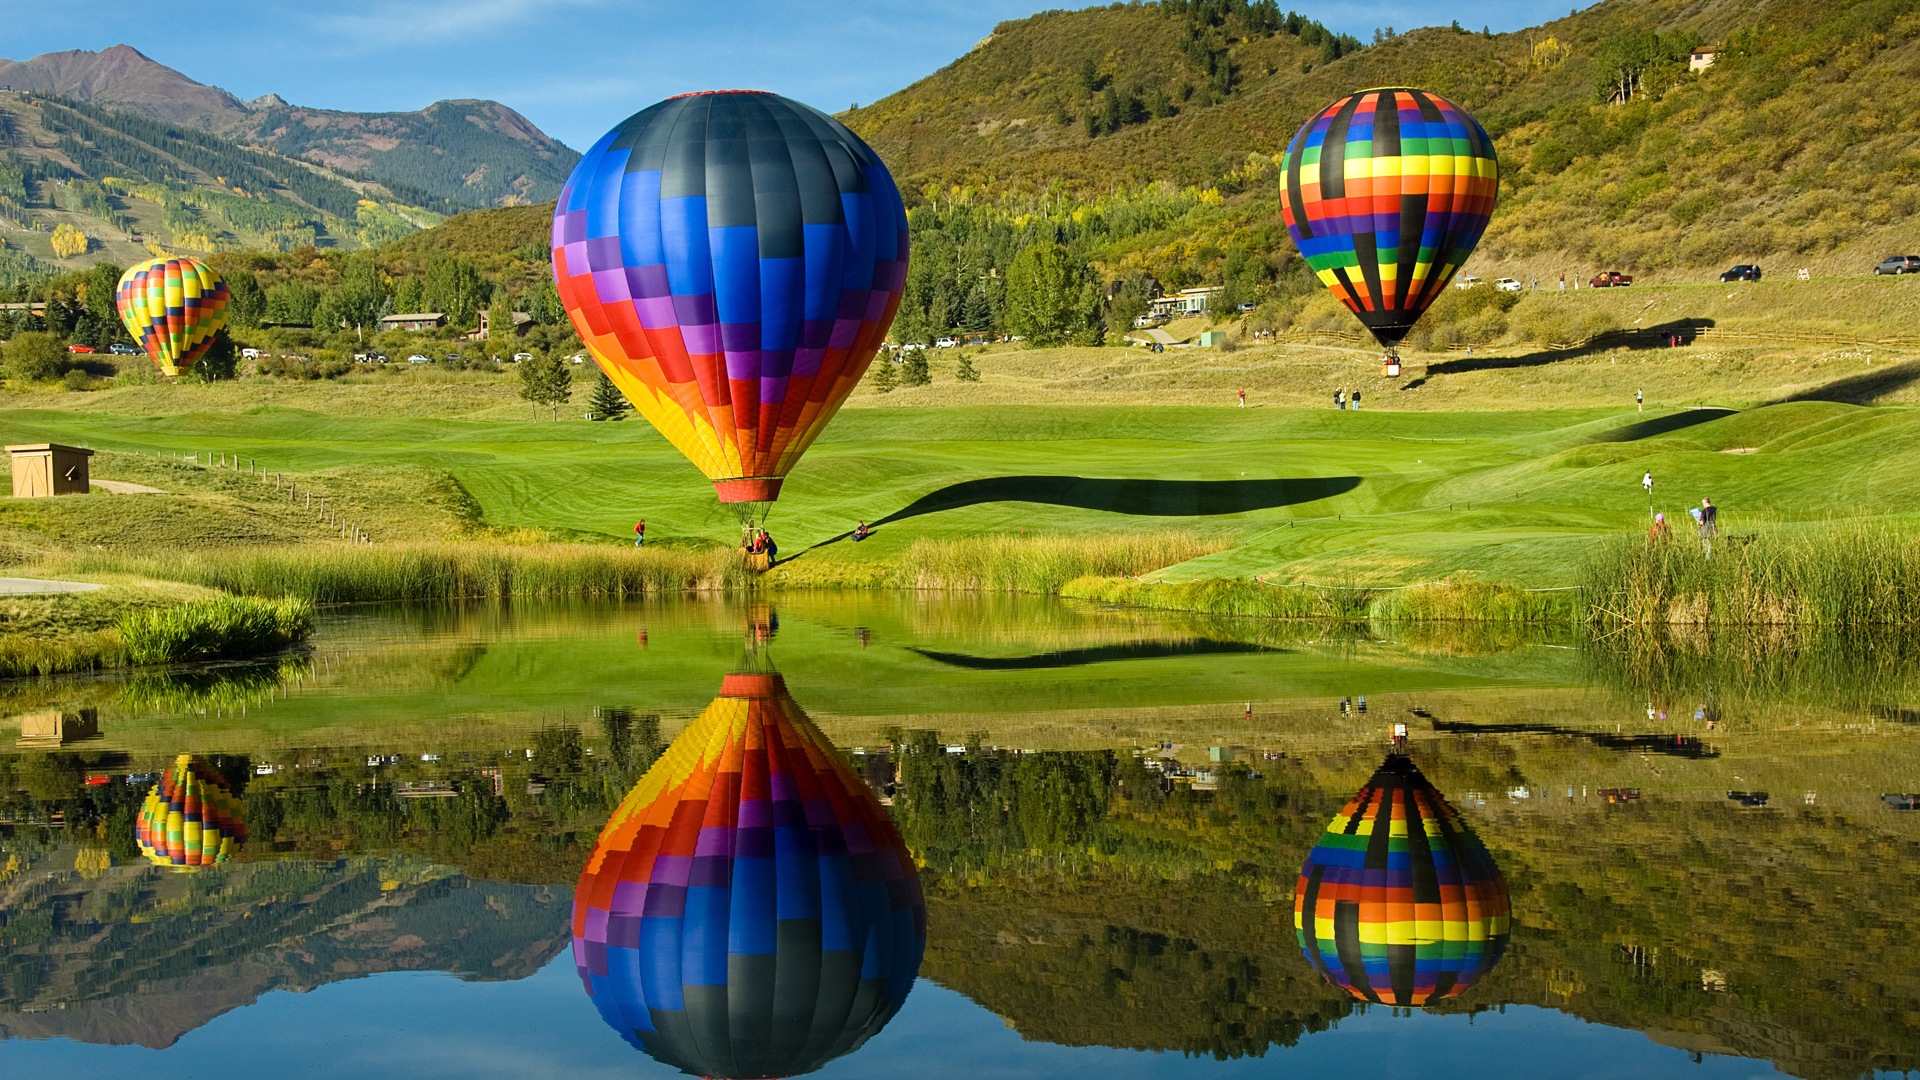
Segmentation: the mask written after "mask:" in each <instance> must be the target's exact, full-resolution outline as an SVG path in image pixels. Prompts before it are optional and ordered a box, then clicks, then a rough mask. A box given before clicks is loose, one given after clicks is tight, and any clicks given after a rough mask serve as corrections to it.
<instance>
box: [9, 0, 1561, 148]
mask: <svg viewBox="0 0 1920 1080" xmlns="http://www.w3.org/2000/svg"><path fill="white" fill-rule="evenodd" d="M1056 6H1073V5H1072V4H1071V0H1067V2H1064V3H1063V0H804V2H803V0H706V2H704V3H702V2H688V0H673V2H662V0H321V2H317V3H314V2H301V3H282V2H280V0H254V2H247V0H240V2H224V3H213V4H185V3H182V2H180V0H161V2H158V3H156V2H155V0H137V2H136V0H93V2H91V3H88V4H85V5H81V6H80V7H79V8H76V7H75V6H74V5H70V4H63V3H49V2H45V0H0V24H3V25H4V26H5V33H4V35H3V36H0V53H4V55H5V56H6V57H7V58H8V59H13V60H24V59H26V58H27V57H29V56H33V55H36V54H38V53H43V52H55V51H59V50H62V49H103V48H106V47H107V46H109V45H115V44H121V43H125V44H128V45H132V46H133V47H134V48H137V49H139V50H140V51H141V52H143V53H146V54H147V55H148V56H151V57H153V58H154V59H155V60H158V61H160V62H161V63H163V64H167V65H169V66H171V67H174V68H177V69H179V70H180V71H182V72H184V73H185V74H187V75H189V76H191V77H193V78H195V79H198V80H199V81H201V82H206V83H212V84H214V85H216V86H221V87H224V88H226V89H227V90H230V91H232V92H233V93H235V94H238V95H239V96H240V97H242V98H252V97H257V96H259V95H261V94H265V93H267V92H269V91H272V92H274V93H278V94H279V95H280V96H282V97H284V98H286V99H287V100H289V101H292V102H294V103H296V104H300V105H313V106H318V107H322V108H332V109H354V110H400V109H417V108H421V107H422V106H425V105H428V104H430V103H432V102H434V101H437V100H440V99H443V98H463V97H479V98H493V99H495V100H497V101H503V102H505V103H507V104H508V105H511V106H512V107H514V108H515V109H518V110H519V111H520V112H522V113H524V114H525V115H526V116H527V117H528V118H529V119H531V120H532V121H533V122H534V123H536V124H538V125H539V126H540V127H541V128H542V129H543V130H545V131H546V132H548V133H549V134H551V135H554V136H556V137H557V138H559V139H560V140H561V141H563V142H565V143H567V144H568V145H570V146H573V147H574V148H576V149H584V148H585V147H586V146H588V145H589V144H591V143H592V142H593V141H594V139H596V138H598V137H599V135H600V134H601V133H602V132H604V131H605V130H607V129H608V128H610V127H612V126H613V125H614V124H615V123H617V122H619V121H620V120H622V119H624V118H625V117H627V116H628V115H630V114H632V113H634V112H636V111H638V110H640V109H642V108H645V107H646V106H647V105H650V104H652V103H653V102H654V101H656V100H658V99H660V98H662V97H665V96H667V95H668V94H675V93H681V92H684V91H688V90H704V89H713V88H718V87H751V88H755V89H765V90H775V91H778V92H780V93H783V94H786V95H788V96H790V97H794V98H798V99H799V100H802V101H805V102H807V103H809V104H811V105H813V106H815V107H817V108H821V109H825V110H827V111H828V112H835V111H838V110H840V109H844V108H846V107H847V106H848V105H850V104H853V103H856V102H860V103H866V102H871V101H874V100H876V99H877V98H880V97H884V96H885V95H887V94H888V93H891V92H892V91H894V90H898V89H900V88H901V87H903V86H906V85H907V84H909V83H912V82H913V81H915V80H917V79H919V78H921V77H922V76H924V75H927V74H929V73H931V72H933V71H935V70H936V69H938V68H940V67H942V66H944V65H945V64H947V63H948V62H949V61H951V60H953V59H954V58H955V57H957V56H959V55H961V54H962V53H964V52H966V50H967V49H969V48H971V47H972V46H973V44H974V43H975V42H977V41H979V40H980V39H981V38H983V37H985V36H986V35H987V34H988V33H989V32H991V31H992V29H993V26H994V24H995V23H997V22H999V21H1001V20H1003V19H1013V18H1020V17H1022V16H1025V15H1029V14H1032V13H1033V12H1034V11H1035V10H1038V9H1041V8H1046V7H1056ZM1280 6H1281V7H1282V8H1286V7H1290V6H1291V7H1294V8H1295V9H1296V10H1299V11H1301V12H1302V13H1304V14H1307V15H1309V16H1312V17H1314V18H1317V19H1319V20H1320V21H1322V22H1324V23H1326V24H1327V25H1328V26H1331V27H1333V28H1334V29H1336V30H1341V31H1345V32H1347V33H1351V34H1354V35H1356V36H1358V37H1360V38H1362V39H1367V38H1370V37H1371V36H1372V33H1373V29H1374V28H1375V27H1380V26H1392V27H1395V28H1396V29H1401V30H1405V29H1408V28H1411V27H1414V26H1425V25H1432V24H1435V23H1446V22H1448V21H1450V20H1453V19H1458V20H1460V22H1461V23H1463V24H1465V25H1468V26H1472V27H1474V28H1478V27H1481V26H1484V25H1491V26H1492V27H1493V28H1494V29H1495V30H1517V29H1520V28H1522V27H1526V26H1532V25H1535V24H1538V23H1541V22H1544V21H1546V20H1548V19H1552V18H1555V17H1558V16H1561V15H1564V14H1565V13H1566V12H1567V10H1568V6H1569V0H1554V2H1551V3H1542V2H1539V0H1474V2H1467V0H1427V2H1419V0H1336V2H1326V3H1316V2H1314V0H1291V2H1289V0H1281V5H1280ZM77 10H84V12H85V17H84V18H80V17H78V16H77V15H76V14H75V13H76V11H77ZM176 16H177V17H176Z"/></svg>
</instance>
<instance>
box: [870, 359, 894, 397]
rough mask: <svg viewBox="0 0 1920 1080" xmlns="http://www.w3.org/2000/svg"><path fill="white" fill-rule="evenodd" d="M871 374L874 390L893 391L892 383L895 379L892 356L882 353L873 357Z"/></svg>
mask: <svg viewBox="0 0 1920 1080" xmlns="http://www.w3.org/2000/svg"><path fill="white" fill-rule="evenodd" d="M872 374H873V388H874V390H875V391H877V392H879V393H882V394H891V393H893V387H894V383H895V382H896V381H897V380H896V379H895V377H894V370H893V360H892V358H890V357H888V356H886V355H884V354H883V355H881V356H880V357H878V358H877V359H875V360H874V362H873V373H872Z"/></svg>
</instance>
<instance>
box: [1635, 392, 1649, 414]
mask: <svg viewBox="0 0 1920 1080" xmlns="http://www.w3.org/2000/svg"><path fill="white" fill-rule="evenodd" d="M1633 407H1634V410H1635V411H1637V412H1646V411H1647V398H1646V395H1645V394H1642V393H1641V392H1640V391H1638V390H1635V391H1634V392H1633Z"/></svg>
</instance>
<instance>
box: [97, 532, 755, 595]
mask: <svg viewBox="0 0 1920 1080" xmlns="http://www.w3.org/2000/svg"><path fill="white" fill-rule="evenodd" d="M96 558H104V559H107V560H109V561H112V562H114V566H113V567H112V568H114V569H121V568H125V567H127V565H128V562H129V560H127V559H126V558H125V557H124V556H122V557H116V556H111V555H108V556H99V557H96ZM134 562H135V565H134V566H133V568H135V569H138V570H140V571H141V572H145V573H150V574H153V575H155V576H163V577H170V578H174V579H176V580H185V581H192V582H196V583H199V584H202V585H210V586H213V587H215V588H218V589H223V590H225V591H227V592H233V593H239V594H242V595H245V596H298V597H303V598H305V599H308V600H311V601H313V602H315V603H320V604H345V603H356V602H363V601H395V600H457V599H471V598H490V599H499V598H505V597H514V596H611V597H639V596H651V595H661V594H674V595H678V594H681V593H687V592H704V591H719V590H726V589H745V588H751V586H752V582H753V577H752V575H751V573H750V572H749V571H747V569H746V568H745V567H744V566H743V565H742V564H741V561H740V557H739V555H738V553H736V552H734V551H732V550H730V549H717V548H716V549H711V550H707V551H682V550H675V549H653V548H641V549H635V548H628V547H615V546H612V545H587V544H550V543H549V544H529V545H525V546H518V545H502V544H477V543H437V544H416V545H406V546H397V545H396V546H391V547H363V546H357V545H346V544H327V545H320V544H314V545H305V546H300V547H283V548H262V549H255V550H245V551H221V552H218V553H211V554H195V555H189V556H186V557H185V558H183V559H178V560H170V561H169V562H168V563H167V564H165V565H164V566H163V565H160V564H158V563H150V564H148V563H138V562H137V560H136V561H134ZM89 568H90V567H89Z"/></svg>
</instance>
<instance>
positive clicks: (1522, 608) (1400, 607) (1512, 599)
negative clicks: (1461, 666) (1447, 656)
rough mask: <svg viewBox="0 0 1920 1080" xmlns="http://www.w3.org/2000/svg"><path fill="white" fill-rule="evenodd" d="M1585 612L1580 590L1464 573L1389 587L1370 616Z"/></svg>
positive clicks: (1484, 618)
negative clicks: (1536, 586) (1524, 584)
mask: <svg viewBox="0 0 1920 1080" xmlns="http://www.w3.org/2000/svg"><path fill="white" fill-rule="evenodd" d="M1582 610H1583V609H1582V606H1581V594H1580V590H1578V589H1528V588H1523V587H1521V586H1519V585H1512V584H1508V583H1506V582H1499V581H1488V580H1486V579H1484V578H1477V577H1471V576H1463V577H1458V578H1449V579H1447V580H1445V581H1425V582H1421V583H1419V584H1417V585H1409V586H1407V587H1406V588H1404V589H1394V590H1383V591H1381V592H1380V593H1379V594H1377V595H1376V596H1375V597H1374V599H1373V602H1372V604H1371V605H1370V608H1369V611H1368V614H1369V615H1370V616H1371V617H1373V618H1375V619H1384V620H1387V621H1389V622H1501V623H1571V622H1577V621H1578V620H1579V618H1580V615H1581V613H1582Z"/></svg>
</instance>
